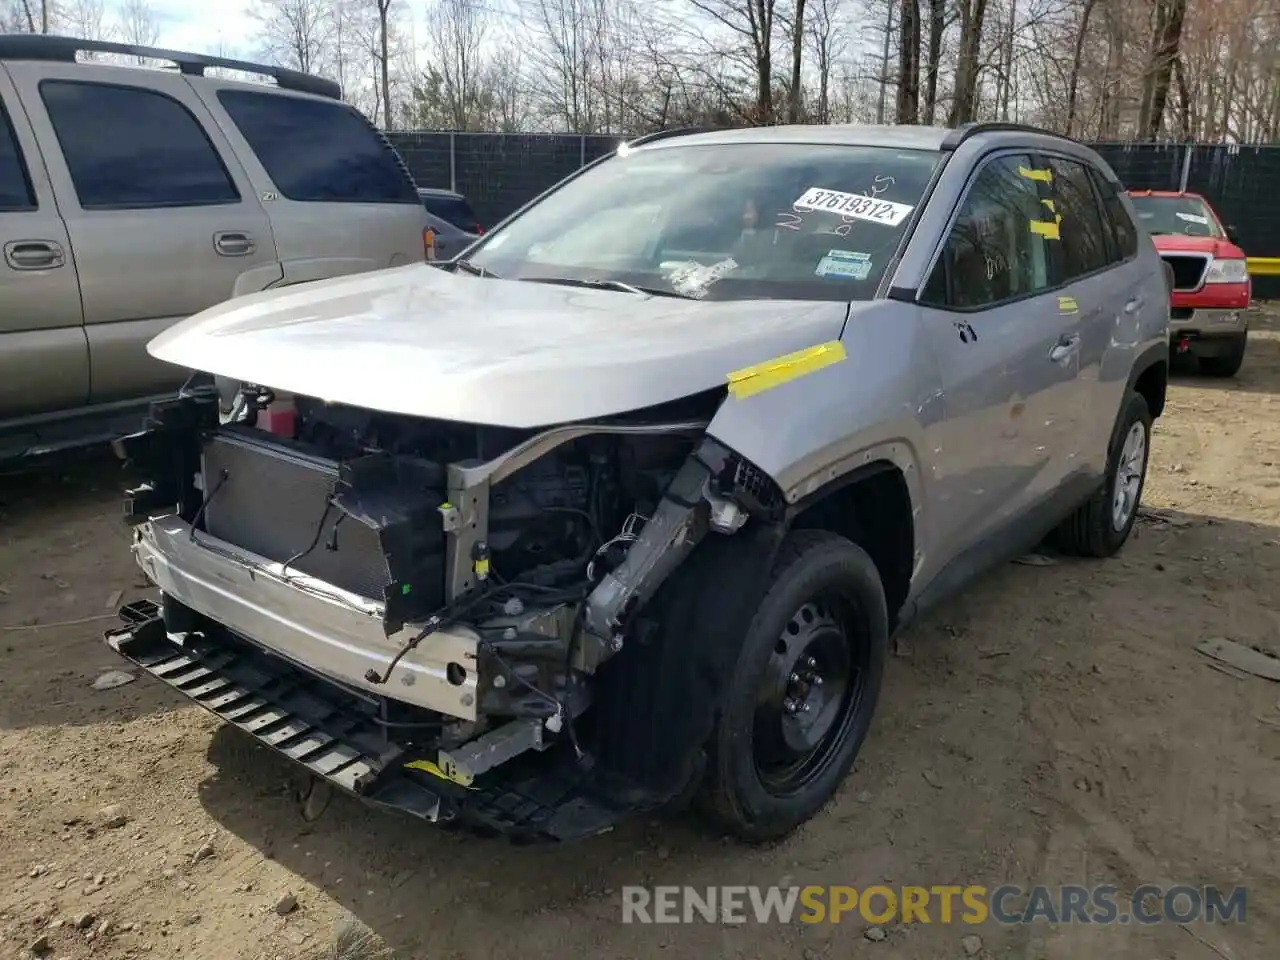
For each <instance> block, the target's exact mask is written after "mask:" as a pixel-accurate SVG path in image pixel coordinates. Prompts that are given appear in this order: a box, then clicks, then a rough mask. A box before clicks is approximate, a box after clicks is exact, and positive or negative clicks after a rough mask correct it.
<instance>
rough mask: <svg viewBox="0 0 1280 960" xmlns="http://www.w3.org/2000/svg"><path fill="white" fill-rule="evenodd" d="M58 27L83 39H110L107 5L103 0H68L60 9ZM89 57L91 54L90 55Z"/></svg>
mask: <svg viewBox="0 0 1280 960" xmlns="http://www.w3.org/2000/svg"><path fill="white" fill-rule="evenodd" d="M60 13H61V16H60V17H59V21H60V22H59V27H60V29H61V30H63V31H65V32H66V33H68V34H70V35H71V36H73V37H80V38H81V39H83V40H110V39H111V31H110V30H109V29H108V28H107V5H106V3H104V2H103V0H70V2H68V3H67V4H65V5H64V6H63V8H62V10H61V11H60ZM90 57H91V55H90Z"/></svg>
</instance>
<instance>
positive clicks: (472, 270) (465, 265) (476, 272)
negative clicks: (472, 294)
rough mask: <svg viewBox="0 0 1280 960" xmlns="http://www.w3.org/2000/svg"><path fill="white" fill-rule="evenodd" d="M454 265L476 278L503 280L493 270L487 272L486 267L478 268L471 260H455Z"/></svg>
mask: <svg viewBox="0 0 1280 960" xmlns="http://www.w3.org/2000/svg"><path fill="white" fill-rule="evenodd" d="M453 265H454V267H455V268H457V269H459V270H465V271H466V272H467V273H469V274H471V275H472V276H475V277H489V278H490V279H492V280H500V279H502V278H501V277H499V276H498V275H497V274H496V273H494V272H493V271H492V270H486V269H485V268H484V267H477V266H476V265H475V264H474V263H472V262H471V261H470V260H454V261H453Z"/></svg>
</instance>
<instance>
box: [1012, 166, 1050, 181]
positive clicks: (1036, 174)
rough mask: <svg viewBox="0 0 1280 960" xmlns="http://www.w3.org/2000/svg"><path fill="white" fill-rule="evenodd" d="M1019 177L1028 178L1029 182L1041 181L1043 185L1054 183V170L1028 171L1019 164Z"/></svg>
mask: <svg viewBox="0 0 1280 960" xmlns="http://www.w3.org/2000/svg"><path fill="white" fill-rule="evenodd" d="M1018 175H1019V176H1023V177H1026V178H1027V179H1028V180H1039V181H1040V182H1041V183H1053V171H1052V170H1028V169H1027V168H1026V167H1024V166H1022V165H1021V164H1019V165H1018Z"/></svg>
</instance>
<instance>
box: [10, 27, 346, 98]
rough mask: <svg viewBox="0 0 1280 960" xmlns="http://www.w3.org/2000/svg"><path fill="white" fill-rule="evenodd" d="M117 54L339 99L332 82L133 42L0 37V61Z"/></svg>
mask: <svg viewBox="0 0 1280 960" xmlns="http://www.w3.org/2000/svg"><path fill="white" fill-rule="evenodd" d="M81 51H84V52H91V53H117V54H122V55H124V56H127V57H147V58H149V59H153V60H168V61H170V62H172V63H174V64H177V67H178V70H179V71H181V72H182V73H183V74H185V75H186V76H189V77H202V76H204V71H205V69H206V68H208V67H222V68H223V69H226V70H239V71H241V72H243V73H256V74H259V75H260V76H264V77H271V78H272V79H274V80H275V82H276V85H277V86H279V87H280V88H281V89H283V90H294V91H297V92H298V93H311V94H315V95H317V96H321V97H328V98H330V99H331V100H341V99H342V88H341V87H340V86H339V85H338V84H336V83H334V82H333V81H332V80H326V79H324V78H323V77H317V76H313V75H312V74H309V73H302V72H301V71H298V70H290V69H288V68H286V67H273V66H270V65H268V64H262V63H249V62H247V61H244V60H231V59H228V58H227V57H212V56H209V55H207V54H203V53H182V52H181V51H178V50H163V49H160V48H159V47H141V46H138V45H136V44H132V43H115V42H113V41H110V40H80V39H78V38H76V37H59V36H51V35H49V34H41V33H9V34H0V60H49V61H57V62H61V63H75V60H76V54H77V53H80V52H81Z"/></svg>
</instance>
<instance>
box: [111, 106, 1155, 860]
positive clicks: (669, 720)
mask: <svg viewBox="0 0 1280 960" xmlns="http://www.w3.org/2000/svg"><path fill="white" fill-rule="evenodd" d="M1168 324H1169V281H1168V276H1167V273H1166V272H1165V270H1164V268H1163V265H1162V263H1161V260H1160V257H1159V255H1158V254H1157V253H1156V249H1155V247H1154V246H1153V244H1152V242H1151V240H1150V238H1149V237H1148V236H1147V235H1146V234H1145V233H1144V232H1143V231H1142V229H1141V228H1140V227H1139V226H1137V224H1136V222H1135V219H1134V217H1133V216H1132V211H1131V208H1130V205H1129V201H1128V199H1127V197H1126V196H1125V194H1124V192H1123V191H1122V189H1121V187H1120V185H1119V183H1118V182H1117V181H1116V177H1115V175H1114V173H1113V172H1112V171H1111V170H1110V169H1109V168H1108V167H1107V165H1106V164H1105V163H1104V162H1103V161H1102V160H1100V159H1099V158H1098V156H1097V155H1096V154H1095V153H1093V152H1092V151H1091V150H1089V149H1088V148H1086V147H1084V146H1082V145H1080V144H1079V143H1076V142H1073V141H1071V140H1067V139H1063V138H1060V137H1056V136H1053V135H1051V134H1047V133H1044V132H1042V131H1038V130H1035V129H1031V128H1025V127H1019V126H1016V125H1008V124H1003V125H974V126H969V127H964V128H960V129H955V130H946V129H934V128H919V127H887V128H872V127H840V126H832V127H804V126H794V127H770V128H763V129H749V130H732V131H721V132H712V133H695V134H670V133H668V134H659V135H655V136H652V137H649V138H644V139H641V140H637V141H632V142H630V143H627V144H625V145H623V146H622V147H620V148H619V149H618V150H617V152H616V154H614V155H610V156H608V157H606V158H604V159H603V160H601V161H599V162H596V163H593V164H591V165H589V166H588V167H586V168H585V169H583V170H582V171H580V172H579V173H577V174H575V175H574V176H572V177H570V178H569V179H567V180H566V181H564V182H562V183H560V184H559V185H557V186H556V187H554V188H553V189H551V190H550V191H548V192H547V193H545V194H544V195H543V196H541V197H539V198H538V199H536V200H535V201H533V202H532V203H530V204H529V205H527V206H526V207H525V208H523V209H522V210H520V211H518V212H517V213H516V214H514V215H513V216H512V217H510V218H508V219H507V220H506V221H505V222H504V223H502V224H500V225H498V226H497V227H496V228H495V229H494V230H493V231H492V232H491V233H489V234H488V235H487V236H486V237H484V238H482V239H481V241H480V242H479V243H477V244H476V245H474V246H473V247H471V248H470V249H469V251H468V255H467V259H465V260H461V259H456V260H453V261H449V262H445V263H441V264H417V265H413V266H406V267H402V268H395V269H389V270H381V271H376V272H371V273H367V274H364V275H360V276H354V277H349V278H342V279H335V280H325V281H320V282H317V283H312V284H308V285H306V286H304V287H300V288H297V289H294V290H288V289H286V290H279V291H268V292H264V293H260V294H252V295H249V296H245V297H240V298H238V299H235V300H233V301H230V302H228V303H226V304H223V305H222V306H220V307H215V308H213V309H211V310H207V311H205V312H203V313H201V314H199V315H197V316H195V317H192V318H191V319H189V320H186V321H184V322H182V323H179V324H178V325H177V326H175V327H172V328H170V329H169V330H167V331H166V332H165V333H163V334H162V335H160V336H158V337H157V338H156V339H154V340H153V341H152V342H151V343H150V345H149V348H148V349H149V350H150V352H151V354H152V355H153V356H155V357H156V358H158V359H160V360H163V361H167V362H169V363H173V364H176V365H178V366H181V367H188V368H195V369H198V370H200V371H204V372H206V373H207V374H208V375H209V376H208V378H207V379H206V380H201V381H199V382H197V383H195V384H193V385H192V386H191V387H190V388H189V389H187V390H185V391H184V392H183V393H182V394H181V395H180V396H178V397H176V398H174V399H172V400H169V401H165V402H161V403H158V404H156V405H155V406H154V407H153V409H152V413H151V417H150V420H149V421H148V426H147V429H145V430H144V431H142V432H140V433H138V434H136V435H134V436H132V437H130V438H128V439H127V440H125V441H122V442H121V443H120V444H119V449H118V452H119V453H120V455H121V456H122V457H123V458H125V459H126V460H128V461H130V462H132V464H133V465H134V467H135V468H136V470H137V471H138V472H139V479H140V481H141V482H139V483H138V484H137V486H135V487H134V488H133V489H131V490H130V491H129V493H128V498H127V505H126V515H127V518H128V520H129V522H131V523H132V524H133V526H134V533H133V537H134V546H133V549H134V552H135V553H136V555H137V560H138V563H139V564H140V565H141V568H142V569H143V570H144V571H145V572H146V574H147V576H148V577H149V578H150V579H151V580H152V581H154V583H155V584H156V586H157V587H158V588H159V592H160V602H159V603H158V604H157V603H154V602H151V601H143V602H141V603H135V604H131V605H129V606H127V607H126V608H124V609H123V610H122V611H121V614H122V618H123V619H124V620H125V621H126V622H125V623H124V624H123V625H122V626H121V627H119V628H118V629H115V630H112V631H111V632H110V633H109V634H108V642H109V643H110V644H111V646H112V647H114V648H115V649H116V650H117V651H119V652H120V653H121V654H123V655H124V656H125V657H127V658H128V659H130V660H132V661H134V662H135V663H137V664H139V665H141V666H142V667H143V668H145V669H146V670H147V671H149V672H150V673H151V674H153V675H154V676H156V677H159V678H160V679H162V680H164V681H165V682H166V683H168V684H170V685H172V686H173V687H175V688H176V689H178V690H179V691H181V692H182V693H184V694H186V695H187V696H188V697H190V698H191V699H192V700H194V701H195V702H197V703H199V704H200V705H202V706H204V707H206V708H207V709H209V710H211V711H213V712H214V713H216V714H217V715H218V716H220V717H222V718H223V719H224V720H226V721H228V722H229V723H233V724H235V725H237V726H239V727H240V728H242V729H244V730H246V731H248V732H249V733H250V734H252V735H253V736H255V737H257V738H258V739H259V740H260V741H261V742H263V743H265V744H268V745H270V746H271V747H272V748H274V749H275V750H277V751H279V752H280V753H282V754H284V755H285V756H287V757H289V758H291V759H292V760H294V761H296V763H297V764H299V765H301V767H302V768H305V769H306V770H308V771H310V772H311V774H313V775H314V776H315V777H316V778H319V782H320V783H321V784H332V785H336V786H338V787H340V788H342V789H344V790H346V791H348V792H350V793H354V794H356V795H358V796H360V797H363V798H365V799H366V800H368V801H369V802H370V803H372V804H375V805H380V806H384V807H390V808H396V809H399V810H402V811H406V812H409V813H412V814H414V815H417V816H419V817H422V818H424V819H427V820H432V821H439V822H449V823H453V824H457V825H466V826H469V827H471V828H475V829H480V830H488V831H492V832H497V833H501V834H506V835H509V836H512V837H514V838H519V839H522V840H534V839H541V840H546V839H552V840H565V839H570V838H574V837H581V836H585V835H590V834H594V833H597V832H599V831H602V830H605V829H608V828H609V827H610V826H611V825H612V824H614V823H615V822H617V821H618V820H619V818H621V817H623V816H625V815H627V814H629V813H633V812H635V811H637V810H642V809H651V808H655V807H659V806H663V805H671V804H680V803H683V802H686V801H692V800H695V799H698V798H701V799H703V800H704V801H705V808H706V810H707V811H709V813H710V814H711V816H712V817H713V818H714V819H715V820H716V821H718V823H719V824H720V825H721V826H722V827H723V828H725V829H727V830H728V831H730V832H731V833H732V834H735V835H736V836H738V837H740V838H743V839H745V840H748V841H751V840H762V839H767V838H773V837H778V836H781V835H784V834H786V833H787V832H789V831H791V830H793V829H794V828H795V827H797V826H798V825H799V824H801V823H803V822H804V821H806V820H807V819H809V818H810V817H812V816H814V815H815V814H816V813H817V812H818V811H819V810H820V808H821V807H822V806H823V805H824V803H825V802H826V801H827V800H828V799H829V798H830V797H831V796H832V795H833V794H834V793H835V791H836V790H837V789H838V788H839V787H840V785H841V783H842V781H843V780H844V779H845V777H846V775H847V774H848V773H849V770H850V768H851V766H852V765H853V762H854V758H855V756H856V755H857V753H858V751H859V749H860V747H861V746H862V743H863V741H864V739H865V737H866V735H867V731H868V729H869V727H870V724H871V719H872V714H873V712H874V710H875V706H876V702H877V699H878V697H879V695H880V688H881V677H882V674H883V670H884V662H885V655H886V649H887V647H888V643H889V640H890V637H891V636H892V635H893V633H894V632H895V631H896V630H900V629H902V627H903V626H904V625H905V624H906V623H908V622H909V621H910V620H911V619H912V618H914V617H916V616H918V615H919V614H920V613H921V611H923V610H925V609H926V608H927V607H929V606H930V605H931V604H932V603H934V602H936V601H937V600H938V599H940V598H942V597H944V596H947V595H949V594H953V593H954V592H955V591H956V590H958V589H960V588H961V587H962V585H964V584H965V583H966V582H968V581H969V580H970V579H971V578H972V577H973V576H975V575H976V574H978V573H980V572H981V571H983V570H984V569H988V568H990V567H991V566H992V565H994V564H997V563H999V562H1001V561H1003V560H1007V559H1009V558H1011V557H1014V556H1015V555H1017V554H1018V553H1019V552H1021V551H1025V550H1026V549H1028V548H1029V547H1032V546H1034V545H1036V544H1038V543H1039V542H1040V541H1042V540H1043V539H1044V538H1045V537H1046V536H1048V535H1053V536H1054V538H1055V540H1056V542H1057V544H1058V545H1059V547H1060V549H1062V550H1064V551H1066V552H1069V553H1074V554H1080V555H1085V556H1090V557H1106V556H1108V555H1110V554H1112V553H1114V552H1115V551H1116V550H1118V549H1119V548H1120V546H1121V545H1122V544H1123V543H1124V542H1125V539H1126V538H1127V537H1128V535H1129V532H1130V530H1131V529H1132V527H1133V523H1134V518H1135V515H1136V512H1137V507H1138V501H1139V499H1140V497H1141V494H1142V486H1143V480H1144V477H1145V473H1146V467H1147V451H1148V449H1149V440H1150V430H1151V424H1152V419H1153V418H1154V417H1158V416H1159V415H1160V413H1161V411H1162V409H1163V407H1164V400H1165V389H1166V370H1167V364H1168V358H1169V343H1168Z"/></svg>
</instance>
